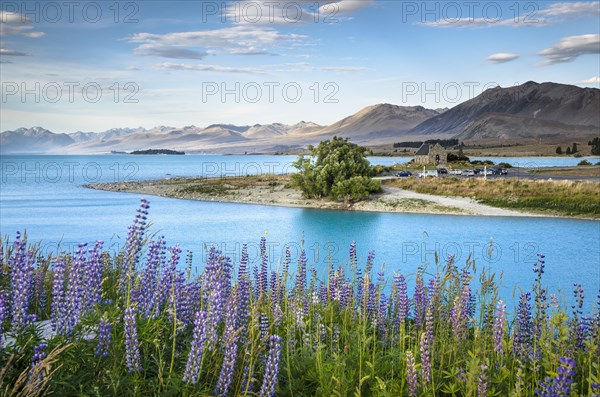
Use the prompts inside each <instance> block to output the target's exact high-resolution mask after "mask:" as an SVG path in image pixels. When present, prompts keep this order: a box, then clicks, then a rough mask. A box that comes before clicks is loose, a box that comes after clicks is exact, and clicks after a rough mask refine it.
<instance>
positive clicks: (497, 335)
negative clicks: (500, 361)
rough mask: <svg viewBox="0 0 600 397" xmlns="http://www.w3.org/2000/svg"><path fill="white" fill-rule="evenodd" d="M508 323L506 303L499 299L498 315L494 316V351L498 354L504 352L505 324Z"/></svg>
mask: <svg viewBox="0 0 600 397" xmlns="http://www.w3.org/2000/svg"><path fill="white" fill-rule="evenodd" d="M505 323H506V305H505V304H504V303H503V302H502V301H498V304H497V305H496V317H495V318H494V329H493V334H494V351H495V352H496V353H498V354H502V353H504V346H503V344H502V341H503V340H504V324H505Z"/></svg>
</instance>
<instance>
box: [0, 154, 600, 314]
mask: <svg viewBox="0 0 600 397" xmlns="http://www.w3.org/2000/svg"><path fill="white" fill-rule="evenodd" d="M294 160H295V157H293V156H219V155H214V156H212V155H206V156H200V155H198V156H130V155H105V156H34V155H29V156H26V155H23V156H16V155H15V156H1V157H0V167H1V170H2V174H1V180H0V186H1V188H0V235H1V236H2V238H3V239H5V238H8V239H13V238H14V235H15V233H16V231H18V230H20V231H24V230H26V231H27V234H28V237H29V241H30V242H41V246H42V249H43V251H44V252H46V253H57V252H58V251H59V250H64V251H70V250H72V249H73V247H74V246H75V245H76V244H77V243H79V242H88V243H92V242H93V241H95V240H103V241H105V246H109V247H110V249H111V250H114V251H117V250H119V249H121V248H122V245H123V242H124V238H125V236H126V233H127V226H128V225H129V224H130V223H131V221H132V220H133V217H134V215H135V209H136V208H137V206H138V203H139V200H140V198H141V196H140V195H136V194H124V193H112V192H102V191H96V190H90V189H87V188H85V187H83V186H82V185H84V184H86V183H94V182H117V181H126V180H143V179H155V178H164V177H176V176H199V175H204V176H208V177H214V176H221V175H224V176H235V175H246V174H255V173H273V172H274V173H282V172H283V173H285V172H292V171H293V169H292V168H291V163H292V162H293V161H294ZM407 160H408V159H407V158H373V159H371V161H372V162H373V163H379V164H385V165H389V164H393V163H402V162H405V161H407ZM506 160H508V162H510V163H511V164H515V163H519V164H525V163H529V164H531V163H536V162H537V163H543V164H544V165H543V166H553V165H572V164H571V163H570V162H571V161H572V160H577V162H578V161H580V160H581V159H573V158H543V159H526V158H525V159H502V161H506ZM594 160H595V161H597V159H592V161H594ZM147 198H148V199H149V200H150V202H151V208H150V220H151V222H152V227H151V231H152V232H155V233H160V234H161V235H164V236H165V237H166V239H167V242H168V243H169V244H172V245H174V244H179V245H180V246H181V247H182V248H183V249H184V251H185V250H190V251H192V252H193V254H194V261H193V263H194V267H195V268H196V269H200V268H201V267H202V263H203V261H204V258H205V254H206V249H207V247H208V246H211V245H217V246H218V247H219V248H221V249H222V250H223V251H224V252H225V254H227V255H229V256H231V257H232V258H233V259H234V261H237V260H238V259H239V254H240V250H241V245H242V244H244V243H247V244H249V253H250V257H251V258H250V259H251V260H252V261H254V262H255V263H257V262H258V258H257V256H258V252H257V251H258V242H259V240H260V238H261V237H263V236H266V238H267V243H268V250H269V252H270V257H271V260H272V267H273V268H275V267H276V266H277V263H278V261H279V259H280V258H281V256H282V254H283V252H284V251H285V247H286V246H289V247H290V248H291V251H292V256H293V257H296V258H297V257H298V253H299V250H300V246H301V244H302V243H301V241H302V239H304V247H305V249H306V250H307V254H308V257H309V263H310V264H311V265H313V266H315V268H316V269H317V271H318V273H319V274H320V275H322V276H325V274H326V272H327V266H328V263H329V261H331V263H333V264H335V265H342V266H344V265H345V261H346V260H347V258H348V248H349V245H350V243H351V242H352V241H356V243H357V247H358V254H359V259H360V260H361V262H362V263H364V261H365V260H366V257H367V254H368V251H369V250H375V252H376V264H377V266H376V267H375V268H376V269H378V268H381V266H382V265H383V266H384V267H385V270H386V273H387V274H388V275H391V274H393V272H402V273H404V274H406V275H412V274H414V273H415V271H416V269H417V267H418V266H419V265H425V264H428V269H429V270H430V271H431V272H432V273H433V272H434V271H435V255H434V252H437V253H438V255H439V257H440V260H444V259H445V258H446V257H448V256H449V255H454V256H455V257H456V260H457V262H458V263H459V264H462V263H464V262H465V261H466V260H467V258H468V257H469V256H471V257H473V258H475V261H476V265H477V267H478V268H482V267H486V268H490V269H492V270H496V271H498V272H503V274H504V277H503V282H502V289H501V291H502V295H503V297H504V299H505V300H507V301H509V302H513V294H515V293H517V292H518V288H519V287H523V288H529V287H530V286H531V283H532V282H533V278H534V277H533V273H532V271H531V268H532V265H533V264H534V263H535V261H536V254H537V253H538V252H541V253H544V254H545V255H546V273H545V275H544V279H545V283H546V285H547V286H548V287H549V288H550V292H551V293H557V294H558V296H559V297H561V298H564V299H566V300H567V301H570V299H571V291H572V287H573V283H576V282H577V283H581V284H582V285H583V287H584V289H585V290H586V297H587V302H586V307H591V306H592V304H593V300H594V299H595V296H596V295H597V294H598V290H599V289H600V222H599V221H589V220H574V219H561V218H531V217H511V218H508V217H465V216H452V215H422V214H418V215H417V214H387V213H366V212H347V211H322V210H309V209H297V208H283V207H267V206H258V205H245V204H228V203H216V202H200V201H184V200H175V199H166V198H159V197H147ZM59 242H60V248H58V243H59Z"/></svg>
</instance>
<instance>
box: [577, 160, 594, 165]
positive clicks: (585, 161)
mask: <svg viewBox="0 0 600 397" xmlns="http://www.w3.org/2000/svg"><path fill="white" fill-rule="evenodd" d="M577 165H592V163H590V162H589V161H587V160H582V161H580V162H579V163H578V164H577Z"/></svg>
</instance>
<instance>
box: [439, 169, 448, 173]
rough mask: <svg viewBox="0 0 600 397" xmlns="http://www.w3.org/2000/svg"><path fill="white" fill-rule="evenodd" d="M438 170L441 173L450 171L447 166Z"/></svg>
mask: <svg viewBox="0 0 600 397" xmlns="http://www.w3.org/2000/svg"><path fill="white" fill-rule="evenodd" d="M437 172H438V173H439V174H447V173H448V170H447V169H446V168H438V170H437Z"/></svg>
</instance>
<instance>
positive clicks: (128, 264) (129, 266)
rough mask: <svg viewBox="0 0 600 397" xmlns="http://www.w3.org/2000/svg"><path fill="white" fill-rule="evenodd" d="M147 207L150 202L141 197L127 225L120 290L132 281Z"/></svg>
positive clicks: (139, 250)
mask: <svg viewBox="0 0 600 397" xmlns="http://www.w3.org/2000/svg"><path fill="white" fill-rule="evenodd" d="M149 208H150V202H149V201H148V200H146V199H141V200H140V206H139V208H138V209H137V210H136V215H135V218H134V220H133V224H132V225H130V226H129V227H128V232H127V240H126V241H125V254H124V255H125V256H124V259H123V268H122V269H121V277H120V283H121V291H125V288H126V287H127V286H128V285H130V284H131V283H132V282H133V275H134V271H135V269H136V267H137V264H138V261H139V259H140V254H141V252H142V245H143V243H144V235H145V233H146V227H147V222H146V221H147V219H148V209H149Z"/></svg>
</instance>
